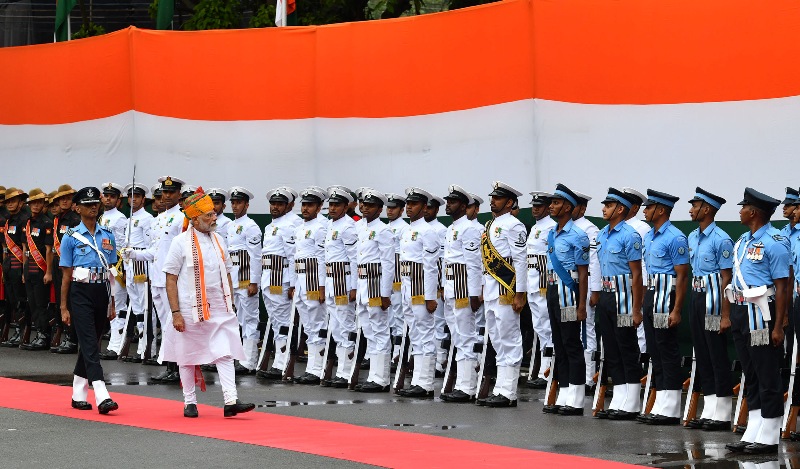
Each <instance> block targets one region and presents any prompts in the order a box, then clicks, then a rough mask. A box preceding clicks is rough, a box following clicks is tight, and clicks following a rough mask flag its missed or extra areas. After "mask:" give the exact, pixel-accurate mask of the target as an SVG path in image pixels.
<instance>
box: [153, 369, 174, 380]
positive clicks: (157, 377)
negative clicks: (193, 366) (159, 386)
mask: <svg viewBox="0 0 800 469" xmlns="http://www.w3.org/2000/svg"><path fill="white" fill-rule="evenodd" d="M171 373H172V371H170V369H169V368H166V369H164V371H162V372H161V374H158V375H156V376H151V377H150V382H151V383H160V382H161V381H162V380H163V379H164V378H166V377H167V376H169V375H170V374H171Z"/></svg>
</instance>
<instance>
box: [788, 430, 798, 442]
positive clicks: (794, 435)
mask: <svg viewBox="0 0 800 469" xmlns="http://www.w3.org/2000/svg"><path fill="white" fill-rule="evenodd" d="M789 439H790V440H792V441H800V433H798V432H789Z"/></svg>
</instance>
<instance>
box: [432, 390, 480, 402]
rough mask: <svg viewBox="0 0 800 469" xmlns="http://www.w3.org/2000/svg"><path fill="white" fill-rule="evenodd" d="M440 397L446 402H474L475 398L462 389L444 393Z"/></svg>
mask: <svg viewBox="0 0 800 469" xmlns="http://www.w3.org/2000/svg"><path fill="white" fill-rule="evenodd" d="M439 397H440V398H441V399H442V400H443V401H444V402H472V400H473V399H475V397H474V396H470V395H469V394H467V393H465V392H464V391H462V390H460V389H456V390H455V391H453V392H451V393H447V394H442V395H440V396H439Z"/></svg>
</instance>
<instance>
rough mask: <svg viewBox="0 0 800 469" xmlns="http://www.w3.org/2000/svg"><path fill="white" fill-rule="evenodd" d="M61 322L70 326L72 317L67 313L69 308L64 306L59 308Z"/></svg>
mask: <svg viewBox="0 0 800 469" xmlns="http://www.w3.org/2000/svg"><path fill="white" fill-rule="evenodd" d="M61 322H63V323H64V324H65V325H67V326H71V325H72V324H71V323H72V318H71V317H70V315H69V309H67V308H66V307H62V308H61Z"/></svg>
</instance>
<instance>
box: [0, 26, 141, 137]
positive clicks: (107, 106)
mask: <svg viewBox="0 0 800 469" xmlns="http://www.w3.org/2000/svg"><path fill="white" fill-rule="evenodd" d="M129 48H130V41H129V39H128V31H127V30H122V31H117V32H115V33H111V34H107V35H104V36H101V37H96V38H90V39H81V40H80V41H69V42H62V43H58V44H43V45H35V46H25V47H5V48H0V70H2V71H3V73H2V76H1V77H0V124H62V123H68V122H78V121H84V120H90V119H99V118H103V117H108V116H113V115H117V114H120V113H123V112H126V111H129V110H130V109H132V108H133V94H132V93H131V88H130V59H129Z"/></svg>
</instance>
